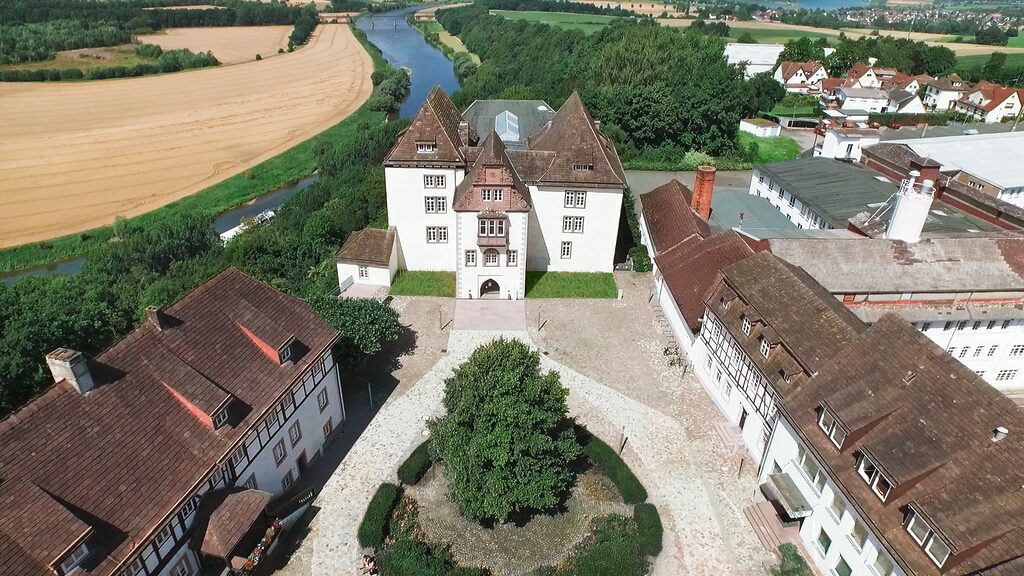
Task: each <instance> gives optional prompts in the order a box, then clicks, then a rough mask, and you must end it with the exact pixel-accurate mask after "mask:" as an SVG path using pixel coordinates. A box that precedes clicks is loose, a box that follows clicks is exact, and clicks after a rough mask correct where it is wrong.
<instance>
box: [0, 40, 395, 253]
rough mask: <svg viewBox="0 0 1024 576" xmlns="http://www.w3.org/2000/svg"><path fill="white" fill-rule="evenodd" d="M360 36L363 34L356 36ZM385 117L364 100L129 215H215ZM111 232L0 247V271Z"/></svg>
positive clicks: (273, 186) (288, 180)
mask: <svg viewBox="0 0 1024 576" xmlns="http://www.w3.org/2000/svg"><path fill="white" fill-rule="evenodd" d="M360 40H361V37H360ZM364 47H365V48H366V50H367V52H369V53H370V57H371V58H372V59H373V64H374V69H375V70H382V69H383V67H384V66H386V65H387V63H386V62H385V61H384V57H383V56H381V54H380V52H379V51H378V50H377V49H376V48H375V47H373V46H372V45H368V44H364ZM386 117H387V115H386V114H384V113H383V112H373V111H370V110H368V109H367V108H366V106H365V105H364V106H362V107H361V108H359V110H357V111H356V112H355V113H354V114H352V115H351V116H349V117H348V118H346V119H344V120H342V121H341V122H339V123H338V124H335V125H334V126H331V127H330V128H328V129H327V130H324V131H323V132H321V133H320V134H319V135H317V136H314V137H313V138H310V139H309V140H306V141H305V142H302V143H301V144H297V145H296V146H294V147H292V148H290V149H288V150H286V151H284V152H282V153H280V154H278V155H277V156H274V157H273V158H271V159H269V160H266V161H264V162H261V163H260V164H257V165H256V166H253V167H252V168H250V169H249V170H246V171H245V172H243V173H242V174H239V175H237V176H233V177H231V178H228V179H227V180H225V181H223V182H221V183H219V184H214V185H213V186H210V187H209V188H206V189H205V190H202V191H200V192H197V193H195V194H193V195H191V196H186V197H185V198H182V199H181V200H178V201H177V202H172V203H170V204H167V205H166V206H162V207H160V208H157V209H156V210H153V211H152V212H147V213H145V214H141V215H139V216H136V217H134V218H129V219H128V220H129V221H130V222H132V223H133V224H136V225H140V226H146V225H147V224H149V223H151V222H155V221H157V220H161V219H164V218H175V217H177V216H178V215H181V214H207V215H210V216H215V215H217V214H220V213H222V212H225V211H227V210H229V209H231V208H234V207H235V206H239V205H241V204H244V203H246V202H248V201H249V200H252V199H253V198H257V197H259V196H262V195H264V194H267V193H270V192H273V191H274V190H277V189H279V188H282V187H284V186H287V185H289V184H292V183H294V182H298V181H299V180H301V179H302V178H304V177H306V176H308V175H310V174H311V173H312V172H313V170H314V169H316V155H315V154H314V152H313V151H314V149H315V148H316V146H317V144H318V143H319V142H321V141H325V140H327V141H341V140H346V139H349V138H351V137H353V136H354V135H355V134H356V131H357V130H358V128H359V126H360V125H362V124H363V123H365V122H368V123H372V124H378V123H381V122H383V121H384V120H385V118H386ZM113 236H114V233H113V230H111V227H110V226H105V227H103V228H96V229H94V230H89V231H87V232H82V233H78V234H70V235H68V236H62V237H60V238H55V239H52V240H47V241H45V242H37V243H34V244H25V245H22V246H14V247H11V248H6V249H3V250H0V272H9V271H11V270H20V269H22V268H31V267H33V266H40V265H42V264H47V263H49V262H58V261H61V260H68V259H71V258H77V257H78V256H82V255H84V254H86V253H87V252H89V251H90V250H92V249H93V248H95V247H96V246H99V245H101V244H104V243H106V242H108V241H110V239H111V238H112V237H113Z"/></svg>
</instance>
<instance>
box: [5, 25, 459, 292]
mask: <svg viewBox="0 0 1024 576" xmlns="http://www.w3.org/2000/svg"><path fill="white" fill-rule="evenodd" d="M419 9H420V8H419V7H411V8H403V9H401V10H391V11H388V12H381V13H379V14H370V15H366V16H363V17H362V18H360V19H359V20H357V21H356V25H357V26H358V27H359V28H360V29H362V30H363V31H364V32H366V36H367V37H368V38H369V39H370V42H372V43H373V44H374V45H375V46H377V47H378V48H380V50H381V52H382V53H383V54H384V59H385V60H387V61H388V62H389V63H390V64H391V65H392V66H395V67H396V68H407V69H409V70H411V71H412V76H411V79H412V82H411V85H410V88H409V96H408V97H407V98H406V99H405V100H404V101H403V102H402V106H401V108H399V110H398V115H399V116H401V117H402V118H411V117H412V116H414V115H415V114H416V111H417V110H419V108H420V106H421V105H422V104H423V101H424V100H425V99H426V98H427V95H428V94H430V91H431V90H432V89H433V88H434V86H435V85H440V86H441V87H442V88H444V90H445V92H448V93H449V94H451V93H452V92H454V91H456V90H458V89H459V81H458V79H457V78H456V77H455V69H454V68H453V67H452V63H451V62H450V61H449V60H448V59H447V58H445V56H444V54H442V53H441V52H440V51H439V50H437V49H436V48H434V47H433V46H431V45H430V44H428V43H427V41H426V40H425V39H424V38H423V35H422V34H420V33H419V31H417V30H416V29H414V28H413V27H412V26H410V25H409V23H408V22H406V20H405V19H406V16H408V15H409V14H411V13H412V12H415V11H416V10H419ZM317 179H318V177H317V176H316V175H312V176H307V177H306V178H303V179H302V180H299V181H298V182H296V183H294V184H291V185H289V186H285V187H284V188H280V189H278V190H275V191H273V192H271V193H269V194H264V195H263V196H260V197H258V198H256V199H255V200H252V201H250V202H248V203H246V204H243V205H241V206H238V207H236V208H232V209H231V210H228V211H227V212H224V213H223V214H221V215H220V216H218V217H217V220H216V221H215V222H214V225H213V228H214V231H216V232H217V234H220V233H222V232H225V231H227V230H230V229H231V228H234V227H235V226H237V225H238V223H239V222H241V221H242V219H243V218H251V217H253V216H255V215H257V214H259V213H260V212H263V211H264V210H276V209H277V208H278V207H280V206H281V204H283V203H284V201H285V200H287V199H289V198H291V197H292V196H293V195H295V194H296V193H297V192H299V191H301V190H305V189H306V188H308V187H309V186H310V185H312V184H313V183H314V182H316V181H317ZM83 264H85V258H74V259H71V260H65V261H62V262H52V263H49V264H46V265H43V266H37V267H35V268H28V269H24V270H17V271H14V272H4V273H0V281H3V283H4V284H5V285H7V286H10V285H12V284H14V283H15V282H16V281H18V279H19V278H24V277H25V276H49V275H52V274H76V273H77V272H78V271H79V270H81V268H82V265H83Z"/></svg>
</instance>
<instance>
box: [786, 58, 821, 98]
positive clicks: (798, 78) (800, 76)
mask: <svg viewBox="0 0 1024 576" xmlns="http://www.w3.org/2000/svg"><path fill="white" fill-rule="evenodd" d="M782 68H783V67H782V66H779V67H778V68H777V69H776V70H775V75H774V78H775V81H776V82H778V83H779V84H782V85H783V86H784V87H785V88H786V91H787V92H793V93H795V94H806V93H807V92H808V90H809V89H811V88H815V89H820V88H821V81H822V80H825V79H827V78H828V72H827V71H826V70H825V67H824V66H820V65H819V66H818V67H817V68H816V69H815V70H814V71H813V72H811V73H810V74H808V73H807V71H806V70H804V69H803V68H797V69H796V70H795V71H793V72H792V73H791V74H790V75H789V77H788V78H786V77H784V76H783V70H782Z"/></svg>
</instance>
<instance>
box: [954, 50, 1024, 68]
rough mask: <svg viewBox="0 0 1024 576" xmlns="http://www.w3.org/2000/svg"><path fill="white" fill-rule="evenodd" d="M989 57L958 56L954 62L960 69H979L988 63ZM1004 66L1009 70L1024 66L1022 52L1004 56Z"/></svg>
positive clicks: (976, 55) (1023, 53)
mask: <svg viewBox="0 0 1024 576" xmlns="http://www.w3.org/2000/svg"><path fill="white" fill-rule="evenodd" d="M998 51H999V49H998V48H996V49H994V50H993V52H998ZM989 56H991V54H973V55H971V56H958V57H957V59H956V61H957V64H959V65H960V67H961V68H981V67H982V66H984V65H985V62H988V59H989ZM1005 66H1007V67H1010V68H1012V67H1016V66H1024V52H1013V53H1008V54H1006V64H1005Z"/></svg>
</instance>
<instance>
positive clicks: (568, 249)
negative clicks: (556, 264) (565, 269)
mask: <svg viewBox="0 0 1024 576" xmlns="http://www.w3.org/2000/svg"><path fill="white" fill-rule="evenodd" d="M569 258H572V242H562V259H563V260H565V259H569Z"/></svg>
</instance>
